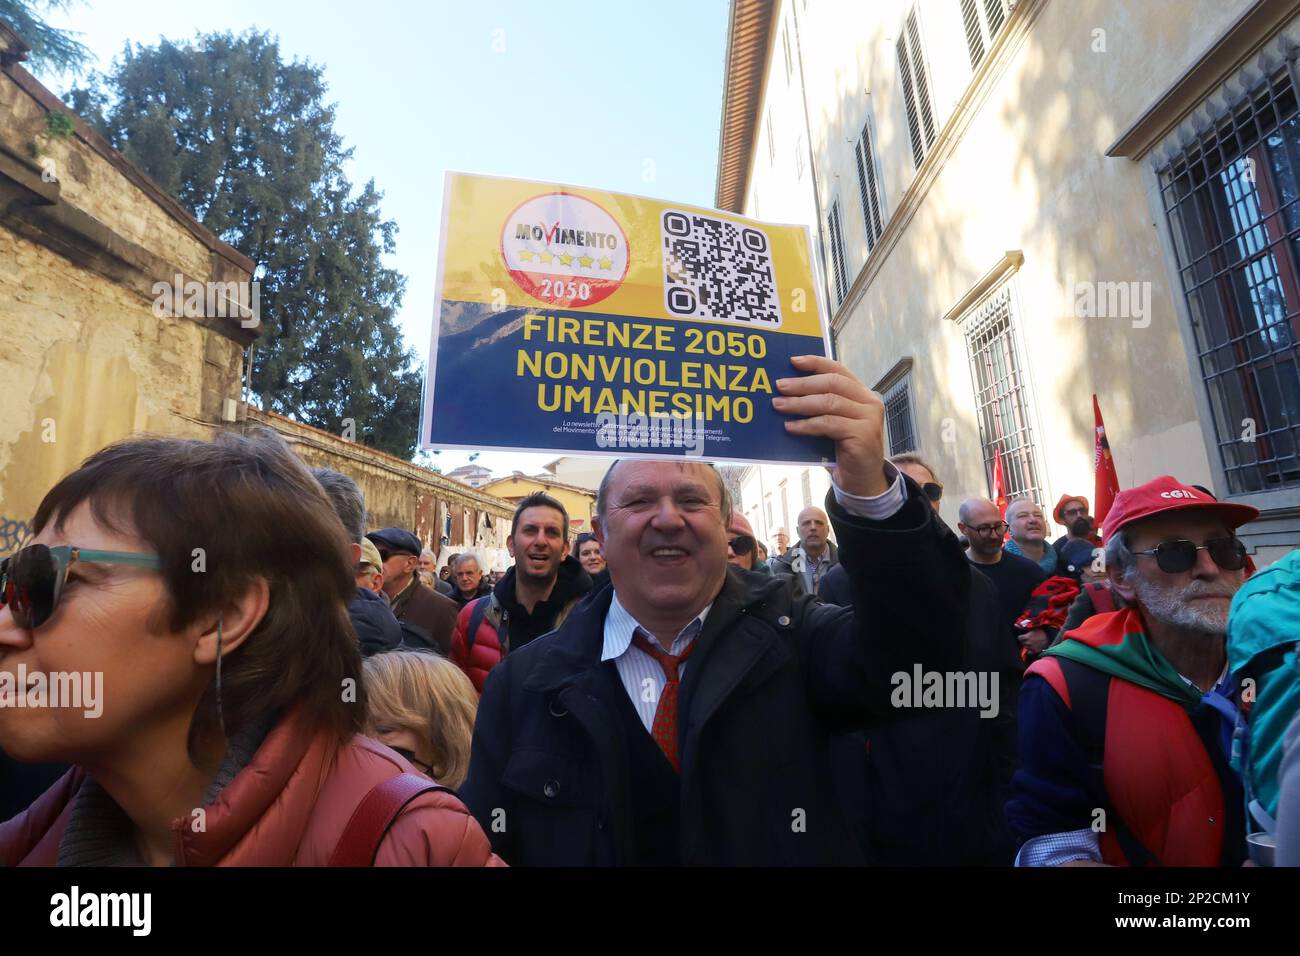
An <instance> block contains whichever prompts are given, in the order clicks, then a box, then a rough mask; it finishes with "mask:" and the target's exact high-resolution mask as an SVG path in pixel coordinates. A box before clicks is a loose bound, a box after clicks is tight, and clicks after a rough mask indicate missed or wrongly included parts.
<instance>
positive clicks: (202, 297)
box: [152, 272, 262, 329]
mask: <svg viewBox="0 0 1300 956" xmlns="http://www.w3.org/2000/svg"><path fill="white" fill-rule="evenodd" d="M152 292H153V295H154V300H153V314H154V315H155V316H157V317H158V318H160V319H165V318H173V319H179V318H186V319H239V324H240V326H241V327H242V328H245V329H255V328H257V326H258V325H260V324H261V322H262V286H261V283H259V282H199V281H198V280H197V279H190V280H189V281H186V279H185V277H184V276H183V275H181V274H180V273H179V272H178V273H176V275H175V276H173V277H172V281H171V282H155V283H154V284H153V289H152Z"/></svg>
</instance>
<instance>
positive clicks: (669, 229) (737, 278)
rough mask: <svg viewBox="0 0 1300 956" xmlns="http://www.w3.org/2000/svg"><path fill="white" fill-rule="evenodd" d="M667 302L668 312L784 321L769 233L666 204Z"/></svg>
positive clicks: (775, 324)
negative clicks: (679, 209)
mask: <svg viewBox="0 0 1300 956" xmlns="http://www.w3.org/2000/svg"><path fill="white" fill-rule="evenodd" d="M661 225H662V230H663V237H664V305H665V306H666V307H667V309H668V314H669V315H679V316H681V317H682V318H692V319H721V320H722V321H725V322H740V323H744V324H747V325H751V324H753V323H755V322H761V323H763V324H765V325H767V326H770V327H772V328H779V327H780V325H781V300H780V299H779V298H778V297H777V294H776V279H775V277H774V276H773V274H772V258H771V254H770V244H769V242H768V239H767V236H766V235H765V234H764V233H763V232H762V231H761V230H759V229H755V228H754V227H753V226H744V225H737V224H736V223H733V222H728V221H727V220H725V219H714V218H713V217H712V216H701V215H700V214H698V213H691V212H679V211H677V210H675V209H667V210H664V214H663V219H662V220H661Z"/></svg>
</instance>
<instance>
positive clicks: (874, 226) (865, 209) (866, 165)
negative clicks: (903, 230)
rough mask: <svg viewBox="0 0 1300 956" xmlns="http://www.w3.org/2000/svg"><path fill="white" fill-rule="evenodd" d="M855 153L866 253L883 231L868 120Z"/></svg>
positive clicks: (878, 188) (874, 157)
mask: <svg viewBox="0 0 1300 956" xmlns="http://www.w3.org/2000/svg"><path fill="white" fill-rule="evenodd" d="M855 152H856V153H857V160H858V191H859V192H860V193H861V195H862V218H863V219H864V220H865V221H866V224H867V251H868V252H870V251H871V250H872V249H874V248H876V243H877V242H879V241H880V235H881V233H883V232H884V231H885V229H884V219H883V214H882V209H881V202H880V186H879V184H878V182H877V177H876V150H875V146H874V145H873V142H872V136H871V122H870V120H868V121H867V122H866V123H865V124H864V125H863V127H862V138H861V139H859V140H858V145H857V148H856V150H855Z"/></svg>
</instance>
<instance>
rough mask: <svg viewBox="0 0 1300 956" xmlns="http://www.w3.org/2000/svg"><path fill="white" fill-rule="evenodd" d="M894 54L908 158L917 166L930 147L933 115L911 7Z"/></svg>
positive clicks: (932, 132) (913, 10)
mask: <svg viewBox="0 0 1300 956" xmlns="http://www.w3.org/2000/svg"><path fill="white" fill-rule="evenodd" d="M895 52H896V53H897V55H898V72H899V75H900V76H901V77H902V80H903V106H904V109H905V110H906V112H907V132H908V136H909V137H910V138H911V140H912V159H913V161H914V162H915V163H916V165H917V167H920V165H921V161H922V160H923V159H925V154H926V152H928V151H929V149H930V147H931V146H933V145H934V112H933V110H932V109H931V108H930V81H929V79H928V76H927V71H926V66H925V57H924V56H922V54H921V31H920V27H919V26H918V25H917V20H916V8H915V7H914V8H913V9H912V12H911V13H909V14H908V15H907V22H906V24H905V25H904V27H903V29H902V30H901V31H900V33H899V37H898V42H897V44H895Z"/></svg>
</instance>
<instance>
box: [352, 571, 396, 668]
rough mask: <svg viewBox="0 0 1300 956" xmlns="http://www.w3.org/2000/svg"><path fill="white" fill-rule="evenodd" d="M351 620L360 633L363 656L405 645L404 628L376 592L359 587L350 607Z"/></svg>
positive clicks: (353, 627) (358, 633) (359, 639)
mask: <svg viewBox="0 0 1300 956" xmlns="http://www.w3.org/2000/svg"><path fill="white" fill-rule="evenodd" d="M348 617H350V618H352V629H353V630H354V631H356V632H357V641H358V642H359V643H360V645H361V656H362V657H369V656H370V655H371V654H381V653H383V652H384V651H391V650H392V649H393V648H394V647H396V646H397V645H398V644H400V643H402V625H401V624H399V623H398V622H397V618H395V617H393V612H392V611H391V610H390V609H389V607H388V604H387V602H385V601H384V599H383V598H381V597H380V596H379V595H378V594H376V593H375V592H374V591H371V590H368V589H367V588H361V587H359V588H357V593H356V594H354V595H353V596H352V600H351V602H350V603H349V604H348Z"/></svg>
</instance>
